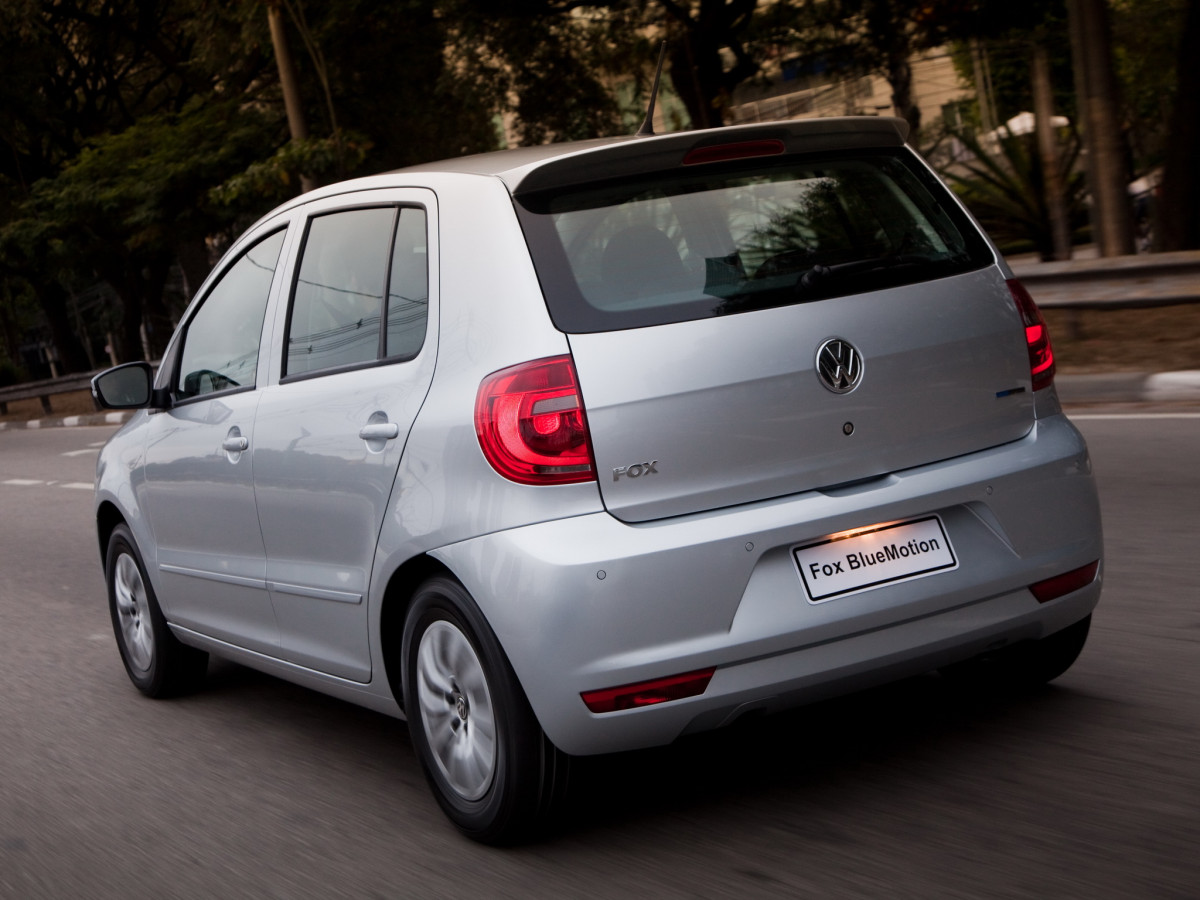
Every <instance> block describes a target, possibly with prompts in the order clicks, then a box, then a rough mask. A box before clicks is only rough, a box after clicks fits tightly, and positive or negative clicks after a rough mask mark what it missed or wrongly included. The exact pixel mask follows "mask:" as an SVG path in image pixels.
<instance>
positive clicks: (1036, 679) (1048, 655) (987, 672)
mask: <svg viewBox="0 0 1200 900" xmlns="http://www.w3.org/2000/svg"><path fill="white" fill-rule="evenodd" d="M1091 624H1092V617H1091V616H1090V615H1088V616H1085V617H1084V618H1082V619H1080V620H1079V621H1078V622H1076V623H1075V624H1074V625H1069V626H1067V627H1066V628H1064V629H1062V630H1061V631H1056V632H1054V634H1051V635H1048V636H1046V637H1044V638H1042V639H1041V640H1037V641H1022V642H1021V643H1019V644H1013V645H1012V646H1011V647H1005V648H1004V649H1003V650H1000V651H998V652H996V653H990V654H986V655H984V656H981V657H977V658H976V659H970V660H967V661H966V662H964V663H959V664H958V665H954V666H948V667H947V668H945V669H943V670H942V671H943V673H944V674H946V675H948V676H950V677H952V678H955V679H958V680H961V681H967V682H969V683H971V684H979V685H981V686H984V687H988V688H995V689H1016V690H1028V689H1030V688H1035V687H1039V686H1041V685H1043V684H1045V683H1046V682H1049V681H1053V680H1054V679H1055V678H1057V677H1058V676H1060V675H1062V674H1063V673H1064V672H1066V671H1067V669H1069V668H1071V666H1072V664H1073V663H1074V662H1075V660H1076V659H1078V658H1079V654H1080V653H1081V652H1082V651H1083V646H1084V644H1085V643H1087V636H1088V630H1089V629H1090V628H1091Z"/></svg>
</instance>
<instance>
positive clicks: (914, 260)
mask: <svg viewBox="0 0 1200 900" xmlns="http://www.w3.org/2000/svg"><path fill="white" fill-rule="evenodd" d="M953 260H954V257H942V258H937V257H930V256H926V255H924V254H921V253H899V254H896V255H895V256H876V257H872V258H870V259H856V260H853V261H851V262H844V263H835V264H833V265H831V266H823V265H820V264H817V265H815V266H813V267H812V268H811V269H809V270H808V271H806V272H804V274H802V275H801V276H800V277H799V278H797V279H796V291H797V292H799V293H804V292H807V291H810V290H815V289H818V288H820V287H821V286H823V285H824V283H825V282H827V281H829V280H830V279H833V278H840V277H843V276H846V275H861V274H864V273H870V272H884V271H890V270H893V269H903V268H909V267H911V266H928V265H941V264H942V263H945V262H950V261H953Z"/></svg>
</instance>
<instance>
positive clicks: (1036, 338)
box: [1008, 278, 1054, 391]
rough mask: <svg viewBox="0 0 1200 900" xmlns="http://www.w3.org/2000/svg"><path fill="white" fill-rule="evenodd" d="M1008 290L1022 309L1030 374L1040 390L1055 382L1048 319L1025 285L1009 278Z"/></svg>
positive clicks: (1035, 387)
mask: <svg viewBox="0 0 1200 900" xmlns="http://www.w3.org/2000/svg"><path fill="white" fill-rule="evenodd" d="M1008 290H1009V292H1010V293H1011V294H1012V296H1013V300H1015V301H1016V304H1017V309H1019V310H1020V311H1021V321H1023V322H1024V323H1025V344H1026V346H1028V348H1029V374H1030V375H1031V376H1032V377H1033V389H1034V390H1035V391H1040V390H1041V389H1042V388H1047V387H1050V385H1052V384H1053V383H1054V348H1053V347H1051V346H1050V332H1049V331H1048V330H1047V329H1046V320H1045V319H1043V318H1042V311H1041V310H1040V309H1038V308H1037V304H1036V303H1034V302H1033V298H1032V297H1030V296H1029V291H1027V290H1025V285H1023V284H1021V282H1019V281H1017V280H1016V279H1015V278H1010V279H1009V280H1008Z"/></svg>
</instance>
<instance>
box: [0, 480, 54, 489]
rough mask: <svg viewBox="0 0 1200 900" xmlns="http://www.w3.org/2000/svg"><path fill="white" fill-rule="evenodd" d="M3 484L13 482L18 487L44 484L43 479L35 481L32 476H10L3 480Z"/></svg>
mask: <svg viewBox="0 0 1200 900" xmlns="http://www.w3.org/2000/svg"><path fill="white" fill-rule="evenodd" d="M4 483H5V484H15V485H17V486H18V487H31V486H33V485H35V484H45V482H44V481H36V480H34V479H32V478H10V479H8V480H7V481H5V482H4Z"/></svg>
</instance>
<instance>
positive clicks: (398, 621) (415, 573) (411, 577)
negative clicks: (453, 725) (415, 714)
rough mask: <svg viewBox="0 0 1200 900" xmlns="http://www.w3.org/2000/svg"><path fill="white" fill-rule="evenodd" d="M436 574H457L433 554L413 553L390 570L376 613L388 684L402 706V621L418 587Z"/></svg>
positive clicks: (451, 575)
mask: <svg viewBox="0 0 1200 900" xmlns="http://www.w3.org/2000/svg"><path fill="white" fill-rule="evenodd" d="M435 575H445V576H448V577H450V578H455V577H456V576H455V575H454V573H453V572H451V571H450V570H449V569H448V568H447V567H446V566H445V565H443V564H442V563H441V562H439V561H438V560H436V559H434V558H433V557H432V556H429V555H427V554H421V555H420V556H414V557H413V558H412V559H410V560H408V561H407V562H405V563H403V564H402V565H401V566H400V567H399V568H398V569H396V571H395V572H393V573H392V576H391V578H389V579H388V585H387V588H386V589H385V591H384V594H383V608H382V609H381V610H380V614H379V645H380V650H381V651H382V655H383V665H384V674H385V675H386V677H387V681H388V686H389V687H390V688H391V691H392V696H393V697H394V698H395V700H396V702H397V703H398V704H400V707H401V708H403V707H404V684H403V679H404V661H403V657H402V654H401V645H402V643H403V640H404V622H405V620H406V619H407V618H408V610H409V606H410V604H411V603H412V598H413V595H414V594H415V593H416V591H417V588H419V587H420V586H421V585H422V584H423V583H424V582H425V581H427V580H428V579H429V578H432V577H433V576H435Z"/></svg>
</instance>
